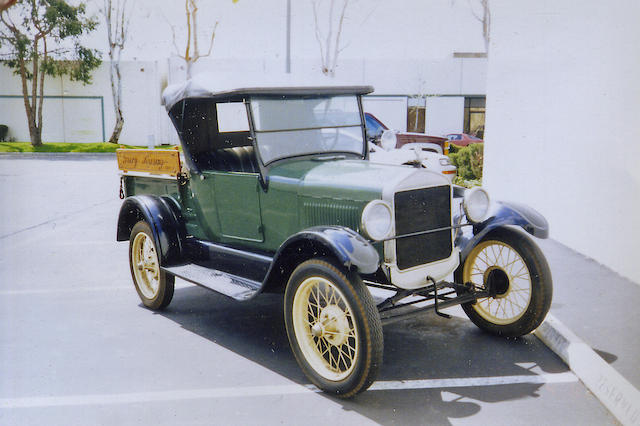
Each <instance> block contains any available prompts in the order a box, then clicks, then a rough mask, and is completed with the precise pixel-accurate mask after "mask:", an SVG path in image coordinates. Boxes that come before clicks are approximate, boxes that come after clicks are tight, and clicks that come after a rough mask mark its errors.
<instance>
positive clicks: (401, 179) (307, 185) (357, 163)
mask: <svg viewBox="0 0 640 426" xmlns="http://www.w3.org/2000/svg"><path fill="white" fill-rule="evenodd" d="M269 180H270V181H273V182H274V183H276V182H277V183H279V184H285V183H288V184H290V185H294V186H296V187H297V192H298V194H299V195H302V196H307V197H318V198H334V199H347V200H354V201H356V200H361V201H367V200H372V199H376V198H378V199H379V198H387V197H388V194H389V193H391V192H393V191H394V190H397V189H402V188H408V187H422V186H435V185H448V184H449V182H448V181H447V179H446V178H444V177H443V176H442V175H440V174H438V173H433V172H429V171H426V170H424V169H417V168H413V167H407V166H396V165H389V164H377V163H371V162H369V161H366V160H333V161H314V160H301V161H290V162H287V163H285V164H282V165H278V166H276V167H273V168H272V169H271V170H270V172H269ZM385 194H386V196H385Z"/></svg>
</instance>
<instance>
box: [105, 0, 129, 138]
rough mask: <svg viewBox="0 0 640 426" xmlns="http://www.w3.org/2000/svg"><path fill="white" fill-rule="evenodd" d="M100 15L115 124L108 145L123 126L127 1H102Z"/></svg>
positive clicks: (116, 136)
mask: <svg viewBox="0 0 640 426" xmlns="http://www.w3.org/2000/svg"><path fill="white" fill-rule="evenodd" d="M102 14H103V16H104V19H105V23H106V24H107V38H108V41H109V60H110V66H109V74H110V77H111V94H112V95H113V109H114V112H115V115H116V123H115V125H114V126H113V132H112V133H111V137H110V138H109V142H110V143H118V139H120V133H121V132H122V127H123V126H124V116H123V115H122V74H121V73H120V56H121V54H122V49H124V43H125V41H126V40H127V31H128V29H129V19H128V18H127V15H128V10H127V0H122V2H121V1H120V0H116V2H115V4H114V2H113V0H103V9H102Z"/></svg>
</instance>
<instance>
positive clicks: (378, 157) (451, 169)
mask: <svg viewBox="0 0 640 426" xmlns="http://www.w3.org/2000/svg"><path fill="white" fill-rule="evenodd" d="M408 145H423V144H422V143H416V144H408ZM428 145H430V144H428ZM405 146H406V145H405ZM369 161H371V162H374V163H383V164H398V165H407V166H414V167H416V166H417V165H418V164H419V165H420V166H421V167H424V168H425V169H427V170H431V171H433V172H436V173H442V174H443V175H444V176H445V177H446V178H447V179H449V182H451V181H453V178H454V177H455V175H456V172H457V169H456V166H454V165H453V164H451V160H450V159H449V157H447V156H446V155H442V154H438V153H436V152H433V151H432V150H427V149H423V147H420V146H414V147H410V148H405V147H404V146H403V147H402V148H400V149H396V148H392V149H383V148H382V147H380V146H378V145H376V144H374V143H371V142H370V143H369Z"/></svg>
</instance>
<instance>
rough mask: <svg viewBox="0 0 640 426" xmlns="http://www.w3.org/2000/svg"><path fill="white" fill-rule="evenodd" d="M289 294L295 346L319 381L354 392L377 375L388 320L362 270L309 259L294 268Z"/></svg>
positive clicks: (288, 321) (340, 392)
mask: <svg viewBox="0 0 640 426" xmlns="http://www.w3.org/2000/svg"><path fill="white" fill-rule="evenodd" d="M284 300H285V301H284V319H285V325H286V328H287V336H288V337H289V343H290V345H291V350H292V351H293V354H294V356H295V358H296V360H297V361H298V364H299V365H300V367H301V368H302V371H303V372H304V373H305V375H306V376H307V377H308V378H309V380H311V382H313V384H315V385H316V386H317V387H318V388H320V389H322V390H323V391H325V392H327V393H331V394H334V395H336V396H338V397H340V398H350V397H352V396H354V395H356V394H357V393H359V392H362V391H364V390H366V389H367V388H368V387H369V386H370V385H371V384H372V383H373V382H374V381H375V379H376V377H377V375H378V370H379V368H380V366H381V365H382V352H383V345H384V343H383V337H382V324H381V322H380V316H379V314H378V310H377V309H376V305H375V303H374V301H373V299H372V297H371V294H370V293H369V291H368V290H367V288H366V287H365V285H364V284H363V282H362V280H361V279H360V276H359V275H358V274H356V273H349V272H347V271H345V270H343V269H342V268H338V267H336V266H335V265H333V264H332V263H330V262H328V261H327V260H323V259H311V260H308V261H306V262H304V263H302V264H300V265H299V266H298V267H297V268H296V269H295V270H294V271H293V273H292V274H291V277H290V278H289V282H288V284H287V288H286V291H285V299H284Z"/></svg>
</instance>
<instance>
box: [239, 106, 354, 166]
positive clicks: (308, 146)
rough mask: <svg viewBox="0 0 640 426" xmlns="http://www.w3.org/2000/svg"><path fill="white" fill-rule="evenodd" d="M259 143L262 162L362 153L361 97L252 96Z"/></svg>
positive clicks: (252, 109)
mask: <svg viewBox="0 0 640 426" xmlns="http://www.w3.org/2000/svg"><path fill="white" fill-rule="evenodd" d="M251 112H252V115H253V122H254V128H255V129H254V130H255V133H256V139H257V146H258V150H259V151H260V157H261V158H262V161H263V163H264V164H265V165H266V164H269V163H271V162H273V161H276V160H279V159H281V158H287V157H294V156H300V155H309V154H326V153H354V154H357V155H363V151H364V141H363V139H362V128H361V123H362V122H361V118H360V108H359V106H358V98H357V97H356V96H353V95H348V96H324V97H313V98H285V99H282V98H279V99H275V98H264V97H252V98H251Z"/></svg>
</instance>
